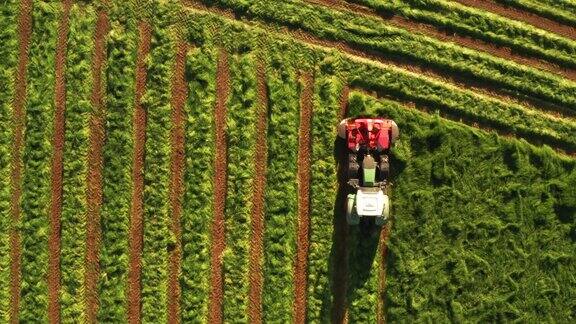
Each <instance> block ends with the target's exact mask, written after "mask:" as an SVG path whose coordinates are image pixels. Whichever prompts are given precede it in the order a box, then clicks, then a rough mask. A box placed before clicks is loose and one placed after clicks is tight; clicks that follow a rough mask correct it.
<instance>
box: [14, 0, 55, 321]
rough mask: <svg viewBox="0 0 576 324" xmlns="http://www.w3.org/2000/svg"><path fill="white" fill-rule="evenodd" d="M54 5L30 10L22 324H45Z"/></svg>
mask: <svg viewBox="0 0 576 324" xmlns="http://www.w3.org/2000/svg"><path fill="white" fill-rule="evenodd" d="M61 9H62V8H61V5H60V3H59V2H57V1H51V2H37V3H35V4H34V8H33V9H32V34H31V36H30V49H29V53H28V56H29V61H28V70H27V75H26V79H27V82H28V84H27V100H26V109H25V112H26V121H25V125H26V126H25V128H26V130H25V135H24V138H25V140H24V148H23V161H24V164H23V167H24V168H23V176H22V201H21V207H22V214H21V227H20V230H21V237H22V268H21V273H22V278H21V291H20V296H21V300H20V321H22V322H38V321H40V322H46V321H47V310H48V296H47V295H48V285H47V272H48V235H49V231H50V229H49V215H50V205H51V203H50V202H51V195H50V192H51V191H50V189H51V181H50V179H51V173H52V172H51V170H52V168H51V166H52V138H53V121H52V120H53V118H54V76H55V68H54V66H55V54H56V40H57V34H58V19H59V17H60V15H61Z"/></svg>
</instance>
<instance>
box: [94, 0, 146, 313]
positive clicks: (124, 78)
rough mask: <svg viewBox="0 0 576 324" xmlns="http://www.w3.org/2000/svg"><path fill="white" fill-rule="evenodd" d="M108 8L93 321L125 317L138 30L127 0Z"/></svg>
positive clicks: (115, 2)
mask: <svg viewBox="0 0 576 324" xmlns="http://www.w3.org/2000/svg"><path fill="white" fill-rule="evenodd" d="M109 10H110V11H109V17H110V18H109V19H110V31H109V33H108V38H107V48H108V50H107V52H108V57H107V63H106V68H105V79H104V82H105V87H106V91H105V93H106V94H105V98H104V100H105V105H104V106H105V107H106V109H105V120H106V123H105V124H104V125H105V132H106V141H105V142H104V143H103V144H104V146H103V169H102V186H103V188H102V195H103V197H102V206H101V211H100V224H101V229H102V236H101V247H100V256H99V260H100V279H99V282H98V294H99V301H100V307H99V308H98V315H97V318H98V321H99V322H125V321H126V320H127V300H126V291H127V277H128V259H129V252H128V251H129V242H128V233H129V228H130V205H131V197H132V187H133V185H132V162H133V161H132V160H133V151H134V137H133V136H134V135H133V117H134V91H135V71H136V55H137V41H138V30H137V27H136V20H135V17H134V12H135V10H136V8H135V7H134V6H133V5H131V2H129V1H121V0H117V1H112V2H111V4H110V9H109Z"/></svg>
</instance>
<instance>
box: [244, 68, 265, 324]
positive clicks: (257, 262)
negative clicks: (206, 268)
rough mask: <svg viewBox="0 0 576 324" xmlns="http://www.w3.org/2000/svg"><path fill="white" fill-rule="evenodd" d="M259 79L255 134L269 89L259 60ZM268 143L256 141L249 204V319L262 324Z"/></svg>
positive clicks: (262, 126)
mask: <svg viewBox="0 0 576 324" xmlns="http://www.w3.org/2000/svg"><path fill="white" fill-rule="evenodd" d="M257 81H258V123H257V126H256V127H257V130H256V131H257V134H266V124H267V117H268V89H267V87H266V66H265V64H264V63H263V62H260V64H259V66H258V72H257ZM267 154H268V151H267V145H266V141H265V140H259V141H257V142H256V156H255V162H254V163H255V170H254V171H255V173H256V176H255V178H254V193H253V205H252V215H251V222H252V240H251V242H250V285H249V293H248V299H249V303H248V320H249V321H250V323H262V255H263V244H264V208H265V190H266V164H267Z"/></svg>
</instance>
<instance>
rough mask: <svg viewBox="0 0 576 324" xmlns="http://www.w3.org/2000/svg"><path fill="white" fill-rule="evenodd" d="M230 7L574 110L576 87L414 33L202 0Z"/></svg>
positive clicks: (311, 11) (274, 7)
mask: <svg viewBox="0 0 576 324" xmlns="http://www.w3.org/2000/svg"><path fill="white" fill-rule="evenodd" d="M203 2H204V3H206V4H209V5H213V4H218V5H222V6H226V7H229V8H231V9H233V10H235V11H236V12H237V14H240V15H244V16H245V17H246V18H248V19H253V20H260V21H264V22H266V23H272V24H274V25H279V26H288V27H291V28H294V29H302V30H304V31H306V32H308V33H310V34H312V35H314V36H316V37H319V38H324V39H329V40H335V41H343V42H346V43H348V44H349V45H351V46H354V47H358V48H362V49H363V50H364V51H367V52H376V53H379V54H381V55H384V56H390V57H400V58H402V59H409V60H412V61H413V62H415V63H417V64H421V65H425V66H429V67H434V68H438V69H442V70H445V71H449V72H450V73H455V74H458V75H459V76H462V77H469V78H475V79H477V80H481V81H483V82H489V83H491V84H493V85H496V86H498V87H501V88H502V89H507V90H509V91H511V92H512V93H514V94H523V95H526V96H532V97H535V98H539V99H542V100H546V101H550V102H553V103H556V104H559V105H563V106H565V107H567V108H570V109H576V95H575V93H576V84H575V83H574V82H572V81H568V80H566V79H562V78H560V77H558V76H555V75H552V74H550V73H547V72H543V71H540V70H537V69H534V68H531V67H527V66H523V65H519V64H516V63H514V62H511V61H507V60H504V59H500V58H496V57H493V56H491V55H488V54H485V53H481V52H478V51H475V50H471V49H467V48H463V47H460V46H457V45H454V44H450V43H443V42H441V41H439V40H436V39H433V38H430V37H427V36H423V35H419V34H413V33H411V32H410V31H407V30H404V29H400V28H397V27H392V26H389V25H387V24H385V23H383V22H382V21H381V20H379V19H377V18H371V17H366V16H364V15H357V14H351V13H344V12H339V11H336V10H333V9H330V8H327V7H324V6H320V5H313V4H308V3H304V2H303V1H300V0H290V1H254V0H251V1H242V2H241V1H239V0H203Z"/></svg>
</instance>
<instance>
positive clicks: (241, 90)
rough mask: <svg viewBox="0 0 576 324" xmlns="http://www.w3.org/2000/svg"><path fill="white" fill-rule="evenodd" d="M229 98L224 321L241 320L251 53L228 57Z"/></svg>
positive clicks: (249, 178) (252, 109) (250, 167)
mask: <svg viewBox="0 0 576 324" xmlns="http://www.w3.org/2000/svg"><path fill="white" fill-rule="evenodd" d="M230 91H231V92H230V96H229V98H228V102H227V116H226V125H225V126H224V125H216V127H218V128H221V127H226V134H227V141H228V184H227V185H228V189H227V195H226V211H225V226H226V230H225V233H226V249H225V251H224V255H223V258H222V259H223V276H224V297H223V299H224V300H223V307H224V321H231V322H247V321H248V316H247V312H246V310H247V306H248V298H247V296H248V270H249V269H248V260H249V255H248V253H249V245H250V233H251V230H250V215H251V213H252V205H253V203H252V196H253V188H252V186H253V180H254V178H255V173H254V156H255V150H256V119H257V118H256V116H257V109H258V106H257V100H256V99H257V93H256V62H255V54H254V53H252V52H249V53H245V54H232V55H231V56H230Z"/></svg>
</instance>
